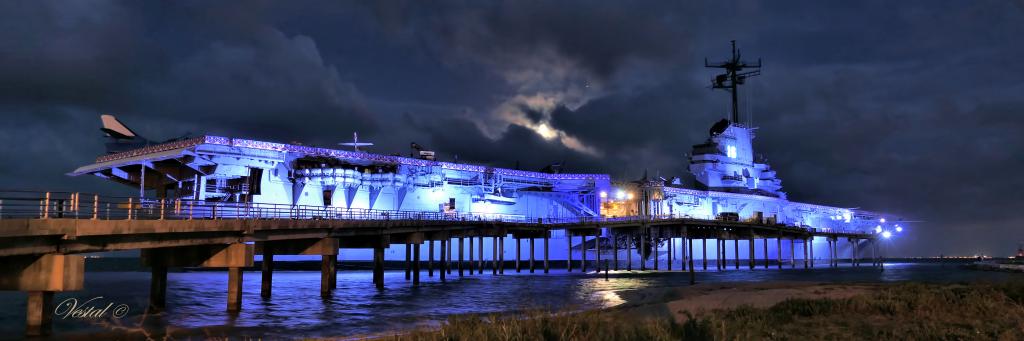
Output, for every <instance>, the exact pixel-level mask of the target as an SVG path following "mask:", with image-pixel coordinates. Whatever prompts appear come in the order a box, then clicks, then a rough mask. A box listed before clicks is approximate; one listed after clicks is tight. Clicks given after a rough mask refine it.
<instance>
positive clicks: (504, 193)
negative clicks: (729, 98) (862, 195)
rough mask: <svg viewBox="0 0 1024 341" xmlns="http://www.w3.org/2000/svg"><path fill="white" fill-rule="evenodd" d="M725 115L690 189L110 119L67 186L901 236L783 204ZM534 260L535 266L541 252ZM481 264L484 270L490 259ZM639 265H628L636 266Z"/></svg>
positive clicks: (833, 211)
mask: <svg viewBox="0 0 1024 341" xmlns="http://www.w3.org/2000/svg"><path fill="white" fill-rule="evenodd" d="M709 66H712V67H720V68H724V69H726V74H724V75H722V76H719V77H716V78H715V80H714V81H713V85H714V86H715V87H716V88H724V89H728V90H730V91H731V92H732V94H733V98H734V99H735V98H736V87H737V85H740V84H743V80H744V79H745V78H747V77H750V76H754V75H756V71H755V72H743V69H744V68H748V69H749V68H757V67H759V66H760V62H758V64H757V65H750V64H746V63H743V62H741V61H740V60H739V54H738V52H737V51H736V50H735V47H734V49H733V58H732V59H730V61H728V62H724V63H722V64H716V65H709ZM734 105H735V101H734ZM732 114H733V115H732V119H731V120H729V119H723V120H721V121H719V122H717V123H715V124H714V125H713V126H712V127H711V129H710V130H709V135H708V136H707V138H706V140H705V141H704V142H703V143H700V144H697V145H694V146H693V149H692V152H691V153H690V158H689V160H688V162H689V171H690V173H691V175H692V176H691V178H692V179H694V181H693V183H692V184H689V185H687V184H684V183H683V181H681V180H679V178H672V179H664V178H660V177H657V178H648V177H647V176H646V175H645V176H644V177H643V178H642V179H640V180H631V179H616V180H613V179H611V178H610V177H609V175H607V174H574V173H561V172H558V171H557V170H558V169H557V167H556V168H553V169H548V170H549V171H548V172H535V171H525V170H519V169H508V168H498V167H489V166H483V165H473V164H465V163H454V162H445V161H439V160H436V158H435V154H434V152H433V151H428V150H424V149H423V148H422V147H421V146H419V145H416V144H413V148H414V152H413V154H412V155H410V156H408V157H406V156H395V155H382V154H375V153H371V152H367V151H365V150H361V149H365V147H366V146H368V145H369V144H367V143H359V142H358V141H354V142H353V144H348V146H352V147H354V148H353V149H355V150H342V149H334V148H321V147H313V146H304V145H298V144H286V143H277V142H265V141H258V140H251V139H242V138H231V137H221V136H199V137H193V138H180V139H175V140H171V141H166V142H163V143H155V142H151V141H147V140H145V139H142V138H141V137H139V136H138V135H137V134H136V133H135V132H134V131H132V130H131V129H128V128H127V127H126V126H124V125H123V124H121V123H120V122H119V121H118V120H117V119H116V118H114V117H113V116H109V115H104V116H103V119H102V122H103V131H105V132H107V135H108V137H110V138H111V139H112V143H110V144H108V148H109V149H111V151H112V153H109V154H107V155H103V156H100V157H98V158H97V159H96V161H95V163H93V164H89V165H85V166H83V167H80V168H78V169H76V170H75V171H74V172H72V173H70V174H71V175H85V174H90V175H94V176H99V177H102V178H105V179H109V180H111V181H113V182H118V183H122V184H125V185H129V186H133V187H135V188H139V189H140V192H139V194H140V197H142V198H141V200H154V201H155V200H181V201H183V202H187V201H195V202H200V201H201V202H211V201H212V202H230V203H258V204H263V205H261V206H263V207H268V206H269V207H280V208H285V209H287V208H295V210H294V211H293V212H300V211H301V212H306V213H301V214H313V215H316V214H327V215H345V214H349V215H353V216H360V217H366V219H387V218H388V215H389V214H397V213H398V212H404V213H409V212H422V213H432V214H436V213H443V214H452V215H457V216H459V217H461V219H478V220H494V219H501V220H506V221H507V220H522V221H537V220H538V219H540V220H542V221H558V220H579V219H587V218H600V217H626V216H648V217H692V218H699V219H709V220H714V219H720V220H741V221H758V222H762V223H765V224H780V225H786V226H800V227H806V228H813V229H817V230H819V231H829V230H832V231H850V232H854V231H855V232H867V233H883V232H884V233H885V234H886V235H889V234H890V232H889V231H890V230H896V229H898V230H900V231H902V230H903V229H904V227H903V226H899V224H900V223H899V222H898V221H897V219H896V218H894V217H891V216H889V217H887V216H886V215H884V214H881V213H878V212H870V211H865V210H860V209H853V208H844V207H833V206H826V205H817V204H812V203H803V202H798V201H792V200H790V199H789V198H787V196H786V193H785V192H783V191H782V188H783V187H782V181H781V180H780V178H779V176H778V174H776V172H775V171H774V170H772V169H771V167H770V166H769V165H768V164H767V162H764V161H763V160H758V159H756V158H755V157H754V156H755V153H754V147H753V143H752V141H753V139H754V129H753V127H750V126H748V125H746V124H743V123H740V122H738V121H739V120H738V116H739V115H738V110H737V109H736V108H735V107H734V110H733V113H732ZM359 147H364V148H359ZM680 162H687V161H686V160H680ZM309 212H314V213H309ZM296 214H300V213H296ZM887 218H888V221H887V220H886V219H887ZM605 233H606V234H607V233H608V232H607V230H605ZM508 238H511V237H508ZM550 238H551V240H550V242H551V245H552V246H551V248H550V252H551V254H550V257H551V259H552V260H558V259H566V258H567V256H568V255H567V253H568V252H570V251H569V250H570V249H571V250H572V251H571V252H573V253H575V255H574V256H573V258H574V259H580V258H581V256H582V255H580V254H579V253H580V252H588V253H590V254H589V255H587V259H595V258H596V257H595V255H593V253H594V252H595V249H594V248H593V247H592V245H590V246H588V247H582V246H581V245H566V243H569V241H570V239H568V238H565V235H564V231H558V230H555V231H552V234H551V236H550ZM819 238H820V237H819ZM571 240H576V241H578V239H571ZM484 242H485V243H486V244H485V246H484V247H485V249H487V250H490V249H491V243H492V240H491V239H490V238H487V239H484ZM608 242H610V241H609V240H608V238H607V235H605V236H603V237H602V243H608ZM676 243H679V242H678V240H676ZM591 244H592V242H591ZM842 244H843V243H838V246H839V247H840V250H839V252H840V254H842V253H847V254H848V253H850V252H851V250H850V249H849V248H850V247H851V246H850V245H842ZM505 245H506V247H505V248H504V252H505V257H506V258H505V259H511V255H513V254H514V253H515V252H516V251H515V250H514V248H512V247H508V246H507V245H515V244H514V243H511V240H508V241H506V243H505ZM559 245H562V246H561V247H559ZM706 245H708V248H709V250H707V252H706V253H705V252H703V251H704V250H701V249H700V248H701V247H702V245H700V244H695V245H694V247H695V248H696V250H694V252H693V254H694V255H695V257H696V259H698V260H699V259H701V256H702V255H704V254H708V255H716V254H718V253H716V252H715V250H713V249H714V247H715V246H716V245H720V244H718V243H707V244H706ZM766 245H767V247H768V248H769V250H768V253H769V254H770V256H769V258H768V259H775V258H776V255H777V254H778V253H779V252H780V251H781V252H782V254H785V255H788V254H790V253H791V252H792V251H791V250H789V248H790V247H791V246H790V245H791V244H788V243H780V244H779V245H781V247H782V250H779V248H778V246H777V244H776V243H767V244H766ZM812 245H813V247H814V248H815V249H816V250H812V254H814V255H820V256H817V257H816V258H817V259H823V258H824V257H827V256H825V255H826V254H827V251H826V248H827V243H826V242H824V241H821V242H816V243H813V244H812ZM674 249H675V250H679V249H680V246H679V245H676V246H675V248H674ZM667 250H669V247H668V245H665V244H664V243H663V244H661V245H659V246H658V252H656V253H655V254H654V256H653V257H656V258H662V259H664V257H667V254H666V253H667ZM527 251H528V250H527V249H524V250H522V252H524V253H525V252H527ZM424 252H426V250H425V249H424ZM536 252H537V254H536V255H535V256H536V257H537V258H538V259H539V258H540V257H541V254H540V253H541V252H542V251H541V250H540V249H538V250H536ZM611 252H612V251H611V248H609V247H602V254H603V255H604V256H603V258H605V259H611V258H612V257H611V255H609V254H610V253H611ZM618 252H619V253H620V254H619V256H618V259H620V260H624V259H627V256H626V255H625V252H627V251H626V249H625V248H624V247H620V248H619V249H618ZM632 252H637V251H636V249H633V250H632ZM759 253H760V252H759ZM634 255H635V254H634ZM487 256H488V259H489V257H490V254H488V255H487ZM385 257H386V259H389V260H396V261H397V260H403V259H405V250H404V248H402V247H392V248H389V249H388V250H387V252H386V254H385ZM524 257H527V256H525V255H524ZM787 257H788V256H787ZM340 258H341V260H342V261H346V260H371V259H372V250H370V249H365V250H363V249H342V250H341V252H340ZM424 258H426V256H423V257H421V259H424ZM640 258H641V257H632V259H633V260H634V262H639V259H640ZM709 258H713V256H709Z"/></svg>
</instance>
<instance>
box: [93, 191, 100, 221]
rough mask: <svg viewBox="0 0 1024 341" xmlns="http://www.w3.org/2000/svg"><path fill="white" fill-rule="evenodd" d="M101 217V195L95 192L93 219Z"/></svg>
mask: <svg viewBox="0 0 1024 341" xmlns="http://www.w3.org/2000/svg"><path fill="white" fill-rule="evenodd" d="M99 218H100V195H99V194H94V195H93V196H92V220H97V219H99Z"/></svg>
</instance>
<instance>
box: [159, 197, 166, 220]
mask: <svg viewBox="0 0 1024 341" xmlns="http://www.w3.org/2000/svg"><path fill="white" fill-rule="evenodd" d="M164 200H166V199H160V220H164V207H165V205H164V204H165V201H164Z"/></svg>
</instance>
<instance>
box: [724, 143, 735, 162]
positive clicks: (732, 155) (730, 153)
mask: <svg viewBox="0 0 1024 341" xmlns="http://www.w3.org/2000/svg"><path fill="white" fill-rule="evenodd" d="M725 155H727V156H729V158H731V159H735V158H736V146H725Z"/></svg>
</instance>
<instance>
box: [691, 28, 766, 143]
mask: <svg viewBox="0 0 1024 341" xmlns="http://www.w3.org/2000/svg"><path fill="white" fill-rule="evenodd" d="M704 67H708V68H716V69H725V73H723V74H720V75H717V76H715V78H714V79H712V80H711V88H712V89H726V90H729V92H730V93H731V94H732V122H733V124H738V123H739V120H740V108H739V99H738V97H737V92H736V90H737V89H738V88H739V85H741V84H743V83H744V82H746V80H747V78H750V77H754V76H758V75H760V74H761V58H758V59H757V64H754V63H749V62H745V61H742V60H740V50H737V49H736V41H735V40H733V41H732V58H730V59H729V60H727V61H724V62H720V63H714V64H711V63H708V59H707V58H704ZM744 69H753V70H750V71H744Z"/></svg>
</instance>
